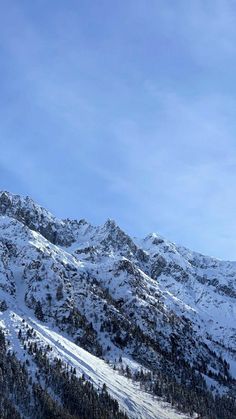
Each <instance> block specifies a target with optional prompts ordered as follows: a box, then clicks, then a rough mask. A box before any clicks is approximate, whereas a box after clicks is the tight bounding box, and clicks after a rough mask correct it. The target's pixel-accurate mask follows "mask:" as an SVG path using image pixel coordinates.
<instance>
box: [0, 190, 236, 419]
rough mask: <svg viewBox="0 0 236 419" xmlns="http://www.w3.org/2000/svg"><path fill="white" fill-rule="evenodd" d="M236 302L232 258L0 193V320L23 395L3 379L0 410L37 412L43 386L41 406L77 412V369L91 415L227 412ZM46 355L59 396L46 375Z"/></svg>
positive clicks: (235, 384)
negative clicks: (23, 384)
mask: <svg viewBox="0 0 236 419" xmlns="http://www.w3.org/2000/svg"><path fill="white" fill-rule="evenodd" d="M235 301H236V262H224V261H220V260H218V259H214V258H210V257H206V256H203V255H201V254H198V253H196V252H192V251H190V250H188V249H186V248H184V247H181V246H177V245H175V244H174V243H171V242H169V241H168V240H166V239H164V238H163V237H161V236H159V235H157V234H151V235H149V236H147V237H146V238H144V239H141V240H137V239H134V238H131V237H129V236H128V235H127V234H126V233H125V232H124V231H122V229H120V227H119V226H118V225H117V224H116V223H115V221H112V220H110V219H109V220H107V221H106V222H105V224H104V225H102V226H96V227H95V226H92V225H91V224H90V223H88V222H87V221H86V220H84V219H82V220H80V221H77V220H69V219H66V220H59V219H57V218H56V217H54V216H53V215H52V214H51V213H50V212H48V211H47V210H45V209H43V208H42V207H40V206H39V205H37V204H36V203H34V201H32V200H31V199H30V198H29V197H26V198H23V197H21V196H18V195H13V194H10V193H9V192H1V193H0V310H1V311H0V326H1V328H2V330H3V333H4V334H5V339H6V342H5V343H4V345H5V347H6V357H7V356H9V355H7V351H8V353H10V354H12V353H13V352H14V353H15V355H14V356H15V358H16V359H15V358H14V360H13V361H14V362H15V363H16V362H19V363H20V365H19V367H18V368H19V370H20V371H21V369H22V370H24V371H25V372H24V374H26V373H27V374H28V378H27V379H26V378H25V380H26V383H27V386H28V391H29V398H30V397H31V399H32V400H31V401H30V405H27V403H26V402H25V401H24V400H23V398H22V396H19V394H18V393H17V394H16V395H14V397H13V396H12V397H10V396H9V394H8V393H9V392H10V390H9V388H10V384H9V388H8V387H7V385H6V389H5V392H6V395H5V396H4V397H5V399H4V400H1V399H0V407H1V406H2V411H3V410H4V411H5V410H6V407H5V406H6V403H8V404H7V406H8V405H9V406H10V407H9V409H15V411H16V415H17V414H18V415H21V417H39V418H40V417H42V418H46V417H47V415H46V412H44V413H43V415H42V402H40V400H42V394H43V397H44V398H43V400H44V401H43V406H44V409H46V407H45V406H49V405H50V406H52V405H53V403H54V404H55V403H56V404H57V407H56V408H57V409H64V412H63V414H62V416H61V417H68V418H69V417H71V418H72V417H84V418H86V414H85V412H84V413H83V412H82V410H81V406H77V405H76V407H75V404H76V403H75V401H73V403H72V401H70V403H69V402H68V398H69V396H70V392H72V388H73V386H79V385H80V386H81V382H80V381H78V380H81V378H80V377H81V376H82V377H83V386H85V384H84V383H86V386H89V385H90V384H87V383H92V384H93V388H92V389H90V387H89V391H90V390H91V392H92V391H94V393H92V394H99V397H100V398H101V400H100V399H99V400H97V399H96V401H94V406H93V407H91V408H89V409H90V410H91V411H92V410H93V412H96V411H97V412H100V413H97V416H96V413H93V414H94V416H91V417H94V418H96V417H97V418H101V417H102V416H101V411H103V412H104V411H105V412H106V413H104V415H105V414H106V416H104V418H105V417H107V418H113V417H117V418H118V417H122V414H124V415H128V417H130V418H144V419H145V418H179V417H182V418H183V417H188V415H195V417H197V415H198V414H199V415H201V416H199V417H206V418H219V419H224V418H230V419H231V418H232V419H233V418H235V417H236V405H235V394H236V305H235ZM0 343H1V340H0ZM4 359H5V358H4ZM42 359H43V361H42ZM55 360H57V361H55ZM58 360H60V363H62V365H61V364H60V365H59V367H58V362H59V361H58ZM13 361H12V359H11V362H13ZM2 362H3V361H2ZM55 362H57V363H56V367H57V370H58V376H59V377H61V378H60V379H58V382H59V381H61V382H63V379H65V374H67V378H68V380H69V384H68V383H65V386H66V385H67V387H66V388H68V386H69V388H70V390H68V392H69V393H66V394H67V396H66V397H67V398H66V397H64V387H63V388H61V387H60V386H59V384H58V386H57V387H56V388H55V382H57V379H56V378H55V380H54V381H50V374H51V376H52V375H53V374H54V370H53V368H52V366H55ZM50 368H51V369H50ZM68 369H69V370H68ZM49 370H50V374H49ZM52 371H53V372H52ZM65 371H66V372H65ZM69 371H71V372H69ZM0 372H1V370H0ZM21 374H23V373H21ZM63 374H64V375H63ZM63 377H64V378H63ZM27 380H28V381H27ZM71 380H72V381H73V380H74V381H76V380H77V381H78V382H77V381H76V383H75V382H74V381H73V382H71ZM6 382H7V381H6ZM0 383H1V374H0ZM36 384H37V386H39V389H38V387H37V393H35V386H36ZM104 384H105V389H106V392H105V390H104ZM86 388H87V387H86ZM39 390H40V391H39ZM11 394H12V392H11ZM14 394H15V393H14ZM32 394H33V396H34V397H33V396H32ZM35 394H36V395H37V397H36V396H35ZM39 394H40V397H41V399H40V398H39ZM68 394H69V395H68ZM105 394H106V397H105ZM108 395H110V397H111V399H109V396H108ZM72 396H73V395H71V397H72ZM35 397H36V398H35ZM63 397H64V398H63ZM94 397H95V398H96V397H97V396H94V395H93V396H90V397H88V399H89V400H91V399H92V400H95V399H94ZM45 400H47V403H46V402H45ZM104 400H106V405H104V404H103V408H102V407H101V403H105V402H104ZM114 400H116V401H118V403H119V407H117V406H116V407H114V406H115V405H114V403H115V402H114ZM49 401H50V403H49ZM1 403H2V404H1ZM4 403H5V404H4ZM40 403H41V404H40ZM99 403H100V404H99ZM95 404H96V405H95ZM30 406H31V407H30ZM32 406H34V407H33V410H34V416H32V411H31V410H30V409H32ZM35 406H36V407H38V410H35ZM58 406H59V407H58ZM72 406H73V407H72ZM104 406H106V407H105V408H104ZM48 409H49V407H48ZM73 409H74V410H73ZM76 409H77V410H76ZM99 409H100V410H99ZM114 409H116V410H114ZM54 410H55V408H54ZM10 411H11V410H9V412H10ZM36 411H37V415H36V413H35V412H36ZM52 411H53V409H51V411H50V412H52ZM40 412H41V413H40ZM122 412H123V413H122ZM180 412H183V413H180ZM90 414H91V412H90ZM50 415H51V416H50ZM66 415H68V416H66ZM73 415H74V416H73ZM83 415H84V416H83ZM99 415H100V416H99ZM119 415H120V416H119ZM11 416H12V412H11ZM3 417H7V416H3ZM15 417H17V416H15ZM18 417H19V416H18ZM48 417H49V418H50V417H53V416H52V413H50V414H49V416H48ZM57 417H60V416H59V413H57Z"/></svg>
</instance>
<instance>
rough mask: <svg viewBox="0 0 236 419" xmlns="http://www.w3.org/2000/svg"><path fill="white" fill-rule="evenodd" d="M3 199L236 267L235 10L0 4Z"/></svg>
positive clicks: (144, 4) (155, 0) (216, 0)
mask: <svg viewBox="0 0 236 419" xmlns="http://www.w3.org/2000/svg"><path fill="white" fill-rule="evenodd" d="M0 5H1V14H0V89H1V95H0V144H1V152H0V179H1V189H4V190H5V189H7V190H10V191H11V192H14V193H20V194H24V195H26V194H28V195H30V196H32V197H33V198H34V199H35V200H36V201H37V202H39V203H40V204H42V205H44V206H45V207H47V208H49V209H50V210H51V211H52V212H53V213H55V214H56V215H58V216H61V217H67V216H69V217H72V218H87V219H88V220H89V221H91V222H92V223H94V224H101V223H103V222H104V221H105V220H106V219H107V218H108V217H110V218H114V219H116V220H117V222H118V223H119V224H120V225H121V227H123V228H124V229H125V230H126V231H127V232H129V233H131V234H133V235H137V236H144V235H146V234H148V233H149V232H152V231H155V232H159V233H160V234H162V235H164V236H166V237H167V238H169V239H171V240H174V241H176V242H178V243H180V244H183V245H186V246H188V247H190V248H192V249H195V250H199V251H201V252H203V253H206V254H210V255H213V256H217V257H221V258H227V259H235V260H236V221H235V216H236V194H235V192H236V118H235V113H236V76H235V68H236V2H235V1H232V0H192V1H189V0H179V1H173V0H126V1H124V0H120V1H118V2H114V1H110V0H100V1H98V0H94V1H91V2H89V1H86V0H68V1H64V0H63V1H62V0H50V1H46V0H35V1H30V0H18V1H16V0H11V1H10V2H9V1H4V0H2V1H1V2H0Z"/></svg>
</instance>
